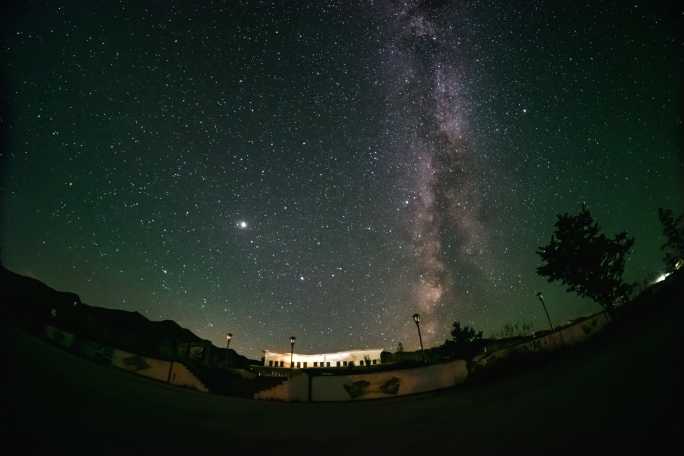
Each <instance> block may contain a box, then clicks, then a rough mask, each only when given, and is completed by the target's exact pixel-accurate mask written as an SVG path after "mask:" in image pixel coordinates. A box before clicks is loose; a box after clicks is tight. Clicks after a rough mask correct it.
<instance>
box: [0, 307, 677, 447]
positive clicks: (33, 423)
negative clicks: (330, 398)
mask: <svg viewBox="0 0 684 456" xmlns="http://www.w3.org/2000/svg"><path fill="white" fill-rule="evenodd" d="M677 301H680V302H677ZM682 304H684V299H681V300H680V299H679V298H676V299H674V301H673V302H670V303H669V304H668V305H664V306H658V308H657V309H655V310H652V311H650V312H646V313H644V315H643V316H640V317H639V318H638V319H633V320H632V321H631V322H629V323H628V324H623V325H622V326H621V327H619V328H617V329H614V330H613V331H612V332H611V333H609V334H606V335H604V336H601V337H600V338H599V339H598V340H594V341H592V342H591V343H590V344H587V345H585V346H583V347H582V348H580V349H576V350H573V351H572V352H569V353H565V354H564V355H563V356H562V357H560V359H555V360H553V361H552V362H547V363H546V364H544V365H542V366H540V367H538V368H536V369H533V370H525V371H522V372H518V373H515V374H514V375H512V376H508V377H505V378H500V379H498V380H491V381H489V382H487V383H486V384H482V385H470V386H466V387H462V388H457V389H453V390H449V391H442V392H435V393H430V394H424V395H418V396H413V397H408V398H397V399H389V400H381V401H369V402H356V403H324V404H320V403H319V404H306V403H304V404H296V403H295V404H287V403H276V402H258V401H251V400H247V399H238V398H229V397H223V396H214V395H208V394H202V393H196V392H192V391H186V390H183V389H178V388H175V387H171V386H168V385H164V384H160V383H156V382H153V381H150V380H147V379H144V378H140V377H136V376H134V375H132V374H129V373H126V372H122V371H118V370H115V369H113V368H110V367H103V366H98V365H95V364H92V363H91V362H89V361H86V360H83V359H80V358H77V357H75V356H73V355H71V354H69V353H66V352H64V351H61V350H60V349H58V348H55V347H53V346H51V345H49V344H48V343H46V342H43V341H41V340H38V339H35V338H33V337H32V336H28V335H25V334H24V333H20V332H17V331H16V330H13V329H9V330H3V333H4V334H3V337H4V338H6V340H4V341H3V342H4V343H3V346H4V347H7V349H8V353H7V356H8V359H7V363H8V364H7V366H8V371H7V374H6V375H7V377H6V378H7V380H8V383H7V385H6V386H5V387H4V390H3V401H4V405H3V411H2V413H3V415H4V416H3V417H2V419H3V421H5V422H6V423H7V424H6V425H5V431H7V432H8V434H9V435H8V436H7V439H9V441H10V442H13V443H14V444H16V445H17V450H13V452H14V453H15V454H35V453H38V452H40V453H44V454H50V453H52V454H55V453H56V454H62V453H66V452H71V451H70V450H80V451H79V453H81V452H84V451H85V452H86V453H92V454H102V453H105V454H176V453H181V452H183V453H198V452H203V453H205V454H225V455H228V454H238V453H239V454H290V453H306V454H309V453H312V454H371V453H373V454H414V455H421V453H428V454H431V453H437V452H438V451H439V452H440V453H441V452H446V451H448V452H449V453H451V454H454V455H455V454H461V455H463V454H466V455H469V454H518V453H523V454H530V453H532V454H549V455H553V454H570V453H573V454H594V453H596V452H605V453H610V454H619V455H624V454H647V453H648V454H651V453H660V452H663V453H664V452H665V451H667V452H668V453H672V452H673V451H674V453H677V454H678V453H679V451H680V450H681V447H682V445H681V430H682V426H681V414H682V411H681V408H680V407H679V405H680V398H681V389H680V388H681V383H682V382H681V345H682V340H681V339H682V338H681V328H682V325H683V324H684V323H683V320H682V309H681V305H682ZM7 439H5V441H4V442H3V443H4V445H3V447H4V448H8V447H7V445H8V444H9V443H10V442H8V440H7ZM670 445H672V448H671V449H667V450H666V448H668V447H670ZM3 452H4V451H3ZM6 454H9V453H6Z"/></svg>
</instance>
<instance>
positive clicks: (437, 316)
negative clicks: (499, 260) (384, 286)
mask: <svg viewBox="0 0 684 456" xmlns="http://www.w3.org/2000/svg"><path fill="white" fill-rule="evenodd" d="M423 3H424V2H413V3H408V4H407V3H404V4H402V5H401V6H402V7H401V9H399V10H398V11H392V10H390V11H392V12H393V17H394V18H395V19H396V22H394V23H393V25H394V27H393V29H392V33H394V35H395V36H394V39H390V40H389V45H388V50H387V52H388V53H389V54H390V55H391V58H390V59H388V63H389V65H388V68H386V73H387V74H388V76H389V75H394V77H395V79H394V81H393V84H392V85H391V86H390V87H391V88H392V91H390V92H389V93H388V97H389V98H390V100H391V102H390V106H392V107H393V108H395V109H397V108H398V109H399V112H400V114H398V115H397V114H396V113H395V114H394V116H395V118H394V120H395V122H394V123H393V124H392V126H393V128H395V129H396V132H395V133H396V134H397V135H400V136H401V140H400V141H398V142H399V143H400V144H395V147H396V148H397V149H398V154H397V156H398V157H399V159H400V160H403V161H404V162H405V164H406V169H405V171H406V175H405V176H403V177H404V178H405V179H407V186H408V187H409V188H412V189H413V191H412V196H411V197H410V198H409V200H407V205H408V206H410V208H411V210H410V211H409V212H408V217H407V218H406V220H405V223H406V226H407V227H408V229H409V232H410V237H411V243H412V246H413V251H414V255H415V261H416V278H415V284H414V288H413V290H412V293H411V294H412V296H411V298H412V300H413V301H414V303H415V304H414V305H415V306H416V309H417V310H418V311H419V312H420V313H422V314H423V316H424V318H423V322H424V323H423V325H424V327H425V330H426V331H425V332H426V333H427V339H428V340H429V341H430V342H432V341H433V340H434V339H435V338H436V337H435V336H437V335H439V336H441V335H442V333H443V331H444V326H445V324H449V323H450V322H446V321H444V319H443V318H441V317H443V316H444V315H445V312H440V309H441V308H443V307H445V306H449V307H451V309H450V310H451V312H450V314H453V312H454V308H455V309H457V308H458V305H459V300H460V299H461V296H460V295H461V294H462V293H463V290H464V289H465V287H463V286H459V285H461V284H460V283H459V281H460V278H459V267H462V266H463V265H464V264H468V265H469V266H471V267H474V268H475V269H480V268H481V267H482V265H483V264H485V263H487V262H488V261H489V260H488V258H487V257H488V254H489V252H488V249H487V227H486V226H485V225H484V224H483V222H482V220H481V218H480V213H481V209H482V208H481V206H482V201H481V192H480V191H479V189H478V185H479V183H480V176H479V173H478V170H477V165H476V161H475V160H474V159H473V156H472V154H473V153H474V151H473V150H472V148H471V147H470V146H469V134H470V131H469V129H468V122H469V120H470V119H469V110H470V106H471V101H470V100H469V97H470V96H471V95H470V94H469V92H468V78H469V74H468V73H469V72H468V68H466V65H468V61H466V60H465V59H464V57H463V56H462V55H459V51H458V49H456V43H457V42H458V39H457V38H456V37H455V35H456V33H455V31H454V29H453V27H450V26H445V25H444V24H443V23H440V22H439V16H438V15H437V14H441V15H442V22H445V21H444V16H445V13H444V12H443V11H441V12H440V11H439V10H438V11H436V12H435V11H433V10H431V9H430V8H429V7H427V8H426V7H423V6H422V4H423ZM451 13H452V14H453V13H454V12H453V11H452V12H451ZM446 17H447V18H448V17H449V15H448V14H447V15H446ZM446 22H447V23H449V21H448V20H447V21H446ZM470 77H471V78H472V76H470ZM471 83H472V81H471ZM390 117H392V115H391V114H390ZM456 312H457V310H456Z"/></svg>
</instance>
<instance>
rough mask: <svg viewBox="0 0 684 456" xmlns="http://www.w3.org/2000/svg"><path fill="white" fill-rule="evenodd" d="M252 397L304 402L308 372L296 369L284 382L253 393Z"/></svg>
mask: <svg viewBox="0 0 684 456" xmlns="http://www.w3.org/2000/svg"><path fill="white" fill-rule="evenodd" d="M254 399H262V400H276V401H287V402H306V401H308V400H309V374H307V373H306V372H302V371H297V373H294V374H293V375H292V376H291V377H290V378H288V379H287V380H286V381H285V382H283V383H281V384H279V385H276V386H274V387H273V388H269V389H267V390H263V391H259V392H257V393H255V394H254Z"/></svg>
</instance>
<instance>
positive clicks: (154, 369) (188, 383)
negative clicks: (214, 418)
mask: <svg viewBox="0 0 684 456" xmlns="http://www.w3.org/2000/svg"><path fill="white" fill-rule="evenodd" d="M45 334H46V336H47V337H48V339H50V340H52V341H54V342H56V343H58V344H59V345H61V346H63V347H65V348H70V347H72V346H73V345H74V341H75V339H76V338H75V336H74V335H73V334H71V333H68V332H66V331H62V330H60V329H57V328H55V327H52V326H46V327H45ZM96 345H98V346H100V345H99V344H96ZM102 347H104V346H102ZM106 348H107V350H106V352H107V359H104V358H102V357H101V358H98V359H99V361H100V362H103V363H109V364H111V365H112V366H114V367H117V368H119V369H123V370H126V371H129V372H133V373H135V374H138V375H142V376H144V377H148V378H153V379H155V380H159V381H161V382H167V383H171V384H173V385H178V386H184V387H188V388H193V389H196V390H198V391H202V392H205V393H206V392H208V391H209V390H208V389H207V387H206V386H204V384H203V383H202V382H201V381H200V380H199V379H198V378H197V377H196V376H195V375H194V374H193V373H192V372H190V370H188V368H187V367H185V365H183V364H182V363H179V362H175V361H174V362H171V361H164V360H161V359H156V358H149V357H147V356H141V355H138V354H135V353H130V352H127V351H123V350H118V349H111V348H109V347H106ZM109 353H111V358H109ZM81 354H82V355H83V353H81Z"/></svg>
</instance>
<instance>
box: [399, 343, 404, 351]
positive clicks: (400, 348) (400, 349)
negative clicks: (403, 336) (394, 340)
mask: <svg viewBox="0 0 684 456" xmlns="http://www.w3.org/2000/svg"><path fill="white" fill-rule="evenodd" d="M397 353H404V344H402V343H401V342H399V343H398V344H397Z"/></svg>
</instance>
